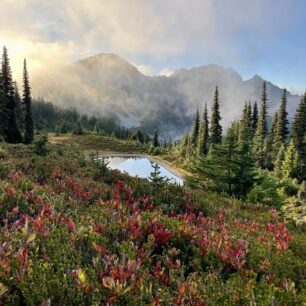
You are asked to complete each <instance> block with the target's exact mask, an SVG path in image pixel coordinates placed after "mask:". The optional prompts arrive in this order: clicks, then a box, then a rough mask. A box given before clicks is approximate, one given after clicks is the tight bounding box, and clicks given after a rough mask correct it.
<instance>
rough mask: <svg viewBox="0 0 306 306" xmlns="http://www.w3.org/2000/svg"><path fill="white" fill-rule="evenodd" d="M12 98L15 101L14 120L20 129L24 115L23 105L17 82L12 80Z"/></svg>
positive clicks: (22, 125) (21, 128) (22, 126)
mask: <svg viewBox="0 0 306 306" xmlns="http://www.w3.org/2000/svg"><path fill="white" fill-rule="evenodd" d="M14 99H15V103H16V120H17V126H18V128H19V129H20V130H23V128H24V118H23V117H24V116H23V107H22V100H21V97H20V94H19V89H18V84H17V82H16V81H15V82H14Z"/></svg>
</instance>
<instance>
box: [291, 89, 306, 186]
mask: <svg viewBox="0 0 306 306" xmlns="http://www.w3.org/2000/svg"><path fill="white" fill-rule="evenodd" d="M291 136H292V140H293V143H294V145H295V148H296V150H297V152H298V154H299V156H300V161H301V165H300V179H301V180H306V92H305V94H304V96H303V97H302V99H301V102H300V104H299V105H298V108H297V110H296V113H295V115H294V119H293V123H292V130H291Z"/></svg>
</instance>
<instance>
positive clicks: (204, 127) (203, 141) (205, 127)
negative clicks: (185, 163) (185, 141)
mask: <svg viewBox="0 0 306 306" xmlns="http://www.w3.org/2000/svg"><path fill="white" fill-rule="evenodd" d="M208 139H209V121H208V112H207V104H205V108H204V112H203V118H202V122H201V128H200V133H199V140H198V155H206V154H207V153H208Z"/></svg>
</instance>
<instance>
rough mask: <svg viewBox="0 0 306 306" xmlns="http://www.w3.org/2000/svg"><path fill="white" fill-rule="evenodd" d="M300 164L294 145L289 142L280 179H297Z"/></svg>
mask: <svg viewBox="0 0 306 306" xmlns="http://www.w3.org/2000/svg"><path fill="white" fill-rule="evenodd" d="M300 162H301V161H300V159H299V154H298V152H297V151H296V149H295V146H294V143H293V141H290V143H289V145H288V147H287V149H286V151H285V157H284V161H283V163H282V177H283V178H297V177H298V176H299V169H300Z"/></svg>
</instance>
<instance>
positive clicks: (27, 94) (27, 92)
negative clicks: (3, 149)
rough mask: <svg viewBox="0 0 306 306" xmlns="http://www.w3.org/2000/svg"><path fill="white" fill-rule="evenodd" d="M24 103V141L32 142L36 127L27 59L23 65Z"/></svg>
mask: <svg viewBox="0 0 306 306" xmlns="http://www.w3.org/2000/svg"><path fill="white" fill-rule="evenodd" d="M23 104H24V107H25V131H24V143H25V144H29V143H32V141H33V139H34V127H33V118H32V98H31V87H30V82H29V74H28V70H27V61H26V60H24V66H23Z"/></svg>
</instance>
